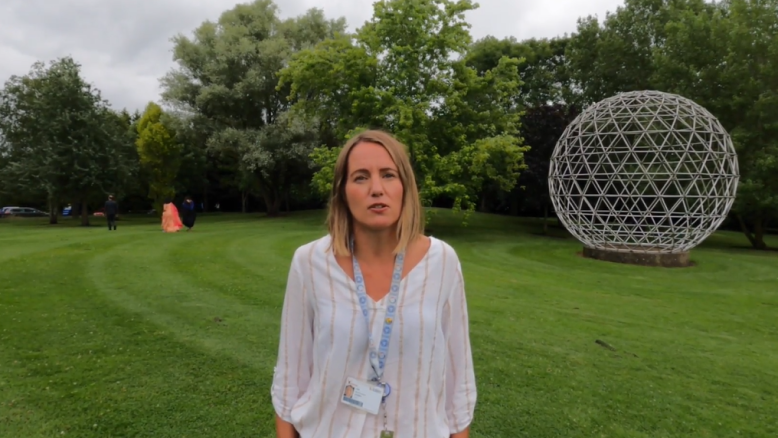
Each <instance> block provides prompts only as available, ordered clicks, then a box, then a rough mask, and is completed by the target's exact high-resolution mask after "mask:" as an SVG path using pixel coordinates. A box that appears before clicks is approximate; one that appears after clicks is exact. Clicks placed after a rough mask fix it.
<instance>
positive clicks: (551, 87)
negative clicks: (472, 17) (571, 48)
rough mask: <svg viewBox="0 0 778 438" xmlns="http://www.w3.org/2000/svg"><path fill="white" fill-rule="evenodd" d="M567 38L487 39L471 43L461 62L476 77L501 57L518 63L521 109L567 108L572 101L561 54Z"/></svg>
mask: <svg viewBox="0 0 778 438" xmlns="http://www.w3.org/2000/svg"><path fill="white" fill-rule="evenodd" d="M569 42H570V38H569V37H567V36H564V37H557V38H551V39H534V38H533V39H528V40H524V41H518V40H516V39H515V38H513V37H510V38H504V39H501V40H498V39H497V38H495V37H493V36H487V37H485V38H482V39H480V40H478V41H476V42H475V43H473V44H472V45H471V46H470V48H469V49H468V52H467V55H466V56H465V62H466V64H467V65H468V66H469V67H473V68H474V69H475V70H476V72H477V73H478V74H479V75H483V74H485V73H486V72H487V71H490V70H492V69H494V68H495V67H497V65H498V64H499V62H500V59H501V58H502V57H504V56H507V57H509V58H516V59H518V60H520V61H521V62H520V64H519V76H521V79H522V85H521V101H522V104H523V105H524V107H526V108H531V107H540V106H543V105H550V104H555V103H562V102H564V103H568V104H571V103H573V102H574V101H575V100H576V97H577V95H576V93H575V91H574V90H573V83H572V80H571V79H570V77H569V73H568V70H569V66H568V63H567V58H566V56H565V51H566V49H567V46H568V44H569Z"/></svg>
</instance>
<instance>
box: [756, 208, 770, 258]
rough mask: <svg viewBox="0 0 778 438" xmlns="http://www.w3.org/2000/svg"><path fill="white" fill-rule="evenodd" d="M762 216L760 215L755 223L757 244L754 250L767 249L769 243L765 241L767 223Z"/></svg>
mask: <svg viewBox="0 0 778 438" xmlns="http://www.w3.org/2000/svg"><path fill="white" fill-rule="evenodd" d="M761 216H762V215H761V214H760V215H759V217H757V219H756V221H755V222H754V241H755V243H756V244H755V245H754V248H756V249H767V243H766V242H765V241H764V234H765V225H766V223H767V221H766V220H763V219H762V217H761Z"/></svg>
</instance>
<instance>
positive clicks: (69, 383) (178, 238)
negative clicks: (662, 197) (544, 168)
mask: <svg viewBox="0 0 778 438" xmlns="http://www.w3.org/2000/svg"><path fill="white" fill-rule="evenodd" d="M448 216H449V213H448V212H441V214H440V215H439V216H438V217H436V218H435V219H434V221H433V224H432V226H431V228H432V229H433V230H434V234H435V236H437V237H440V238H443V239H445V240H446V241H448V242H450V243H451V244H452V245H453V246H454V247H455V248H456V250H457V251H458V253H459V255H460V258H461V259H462V264H463V268H464V271H465V278H466V281H467V287H468V291H467V292H468V299H469V305H470V309H471V310H470V311H471V324H472V327H471V330H472V337H473V346H474V354H475V359H476V366H477V369H476V373H477V378H478V382H479V385H478V388H479V404H478V408H477V420H476V422H475V424H474V425H473V434H472V436H474V437H517V436H522V437H559V436H566V437H592V436H608V437H651V438H656V437H670V436H673V437H689V436H695V437H708V436H709V437H714V436H715V437H721V436H776V435H778V427H777V426H776V423H777V422H778V420H776V418H778V415H777V414H778V411H776V408H775V406H778V322H776V321H778V316H777V315H778V269H777V268H776V267H777V266H778V254H776V253H756V252H751V251H746V250H733V249H731V248H728V247H729V246H731V245H732V244H733V243H734V242H737V241H739V240H742V238H741V237H740V236H738V235H736V234H735V235H728V234H725V233H721V234H719V235H716V236H715V237H714V238H712V239H711V240H710V241H709V242H707V243H706V244H705V245H704V247H703V248H700V249H698V250H695V251H694V252H693V254H692V256H693V259H694V260H695V261H696V262H697V263H698V266H697V267H694V268H689V269H678V270H668V269H658V268H642V267H633V266H624V265H617V264H610V263H604V262H596V261H592V260H587V259H582V258H580V257H578V256H576V252H577V251H578V250H579V249H580V248H579V246H580V245H578V244H577V243H576V242H575V241H574V240H572V239H560V238H543V237H539V236H536V235H533V234H532V233H531V231H535V230H534V229H532V228H531V227H529V226H528V225H526V222H522V221H518V220H516V219H511V218H502V217H489V216H479V217H477V218H476V219H475V220H474V221H472V222H471V224H470V225H469V226H468V227H467V228H464V229H462V228H459V227H457V226H455V225H454V224H455V222H456V221H455V220H453V219H452V218H450V217H448ZM321 221H322V216H321V214H319V213H316V214H297V215H294V216H293V217H290V218H283V219H278V220H268V219H257V218H256V217H251V218H246V217H242V216H240V215H223V216H207V215H206V216H203V217H201V218H200V220H199V221H198V224H197V227H196V231H195V232H192V233H179V234H176V235H166V234H163V233H161V232H160V231H159V227H158V225H157V224H154V223H151V222H149V220H148V219H147V218H141V217H138V218H132V217H131V218H129V219H126V220H124V221H122V222H120V223H119V230H118V231H116V232H108V231H107V230H105V229H104V228H103V227H97V226H96V227H93V228H89V229H82V228H78V227H73V226H69V225H60V226H57V227H49V226H45V225H41V222H38V221H24V222H21V221H16V222H14V223H0V284H2V288H0V437H3V438H5V437H9V438H11V437H13V438H19V437H25V438H27V437H29V438H37V437H54V436H60V437H61V436H63V435H62V434H63V433H64V434H65V436H77V437H85V438H88V437H101V438H103V437H155V438H163V437H204V436H209V437H211V436H212V437H217V436H230V437H232V436H235V437H237V436H241V437H242V436H261V437H266V436H273V422H272V407H271V404H270V397H269V384H270V379H271V376H272V369H273V365H274V362H275V353H276V348H277V344H276V342H277V336H278V323H279V317H280V307H281V304H282V300H283V287H284V284H285V281H286V275H287V269H288V265H289V261H290V258H291V255H292V253H293V251H294V249H295V248H296V247H297V246H299V245H300V244H302V243H304V242H307V241H309V240H311V239H314V238H316V237H318V236H320V235H321V233H322V232H323V228H322V227H321ZM771 243H773V244H778V242H775V241H772V242H771ZM596 340H600V341H602V343H601V344H597V343H596V342H595V341H596ZM606 346H610V347H612V348H613V349H615V351H613V350H611V349H608V348H606Z"/></svg>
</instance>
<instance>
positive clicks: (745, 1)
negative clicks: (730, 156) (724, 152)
mask: <svg viewBox="0 0 778 438" xmlns="http://www.w3.org/2000/svg"><path fill="white" fill-rule="evenodd" d="M776 10H778V0H760V1H749V0H728V1H724V2H720V3H718V4H711V5H707V6H706V7H705V9H704V13H700V12H699V11H698V10H695V9H689V8H683V7H679V6H677V5H674V6H673V7H670V8H669V9H668V13H669V15H670V16H671V17H672V21H671V22H670V23H669V24H668V25H667V27H666V32H667V41H666V42H665V47H664V48H663V49H662V50H661V51H657V52H656V53H655V64H656V70H655V74H654V75H653V77H652V80H653V81H654V83H656V84H657V85H658V86H659V87H661V88H663V89H665V90H668V91H671V92H675V93H679V94H682V95H684V96H686V97H688V98H690V99H692V100H694V101H696V102H697V103H699V104H701V105H703V106H704V107H706V108H707V109H709V110H710V111H711V112H712V113H713V114H714V115H715V116H716V117H717V118H718V119H719V120H720V121H721V123H722V124H723V126H724V127H725V128H726V129H727V130H728V131H729V132H730V133H731V135H732V139H733V142H734V144H735V148H736V150H737V154H738V167H739V170H740V174H741V178H740V184H739V185H738V193H737V199H736V201H735V205H734V208H733V211H734V213H735V217H736V219H737V221H738V223H739V224H740V226H741V229H742V231H743V233H744V234H745V235H746V237H747V238H748V240H749V242H750V243H751V245H752V246H753V247H754V248H757V249H765V248H767V244H766V242H765V241H764V235H765V232H766V228H767V224H768V223H769V221H770V220H771V219H773V218H776V217H778V14H776Z"/></svg>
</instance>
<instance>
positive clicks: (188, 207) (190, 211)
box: [181, 196, 197, 231]
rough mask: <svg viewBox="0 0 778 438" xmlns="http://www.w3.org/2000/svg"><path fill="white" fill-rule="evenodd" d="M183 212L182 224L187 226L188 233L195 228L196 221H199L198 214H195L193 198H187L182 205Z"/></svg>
mask: <svg viewBox="0 0 778 438" xmlns="http://www.w3.org/2000/svg"><path fill="white" fill-rule="evenodd" d="M181 211H182V212H183V213H184V214H183V219H182V223H183V224H184V226H186V231H189V230H191V229H192V227H194V224H195V220H196V219H197V213H196V212H195V203H194V201H192V198H191V197H189V196H187V197H186V199H185V200H184V203H183V204H181Z"/></svg>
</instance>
